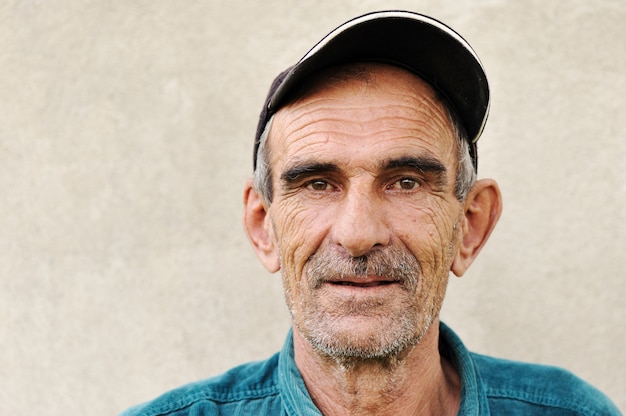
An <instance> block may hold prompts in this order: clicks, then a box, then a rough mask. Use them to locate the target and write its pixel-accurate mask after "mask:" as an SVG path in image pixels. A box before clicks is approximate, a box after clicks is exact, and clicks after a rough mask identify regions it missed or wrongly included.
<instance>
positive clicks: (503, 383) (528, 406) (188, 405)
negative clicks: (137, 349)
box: [122, 324, 621, 416]
mask: <svg viewBox="0 0 626 416" xmlns="http://www.w3.org/2000/svg"><path fill="white" fill-rule="evenodd" d="M440 330H441V335H440V350H441V353H442V354H443V355H444V356H446V358H448V359H449V360H450V361H451V362H452V363H453V364H454V365H455V366H456V368H457V370H458V372H459V375H460V377H461V404H460V409H459V413H458V415H459V416H470V415H471V416H487V415H493V416H500V415H506V416H533V415H542V416H557V415H558V416H573V415H579V416H613V415H621V413H620V411H619V410H618V409H617V408H616V407H615V405H614V404H613V403H612V402H611V401H610V400H609V399H608V398H607V397H606V396H605V395H604V394H602V393H601V392H600V391H598V390H597V389H596V388H594V387H592V386H591V385H589V384H587V383H586V382H584V381H582V380H581V379H579V378H578V377H576V376H574V375H573V374H571V373H569V372H568V371H565V370H563V369H560V368H556V367H548V366H542V365H536V364H526V363H519V362H514V361H507V360H501V359H496V358H492V357H487V356H484V355H479V354H474V353H471V352H469V351H468V350H467V349H466V348H465V346H464V345H463V343H462V342H461V340H460V339H459V337H458V336H457V335H456V334H455V333H454V332H453V331H452V330H451V329H450V328H448V327H447V326H446V325H445V324H441V325H440ZM165 415H167V416H183V415H185V416H192V415H193V416H202V415H211V416H214V415H215V416H216V415H224V416H234V415H241V416H243V415H247V416H249V415H272V416H278V415H289V416H296V415H299V416H300V415H301V416H309V415H310V416H314V415H315V416H319V415H321V413H320V411H319V410H318V409H317V407H315V405H314V404H313V401H312V400H311V397H310V396H309V393H308V391H307V389H306V387H305V385H304V381H303V380H302V377H301V375H300V372H299V371H298V368H297V367H296V363H295V361H294V352H293V338H292V334H291V333H290V334H289V336H288V337H287V341H286V342H285V345H284V347H283V349H282V351H281V352H280V353H277V354H275V355H274V356H272V357H271V358H270V359H268V360H266V361H260V362H254V363H249V364H244V365H241V366H239V367H235V368H233V369H232V370H230V371H228V372H226V373H224V374H222V375H220V376H217V377H213V378H210V379H208V380H204V381H199V382H196V383H192V384H188V385H186V386H183V387H180V388H178V389H176V390H173V391H171V392H169V393H166V394H164V395H162V396H161V397H158V398H157V399H155V400H153V401H151V402H148V403H146V404H143V405H139V406H136V407H133V408H131V409H129V410H127V411H126V412H124V413H123V414H122V416H165Z"/></svg>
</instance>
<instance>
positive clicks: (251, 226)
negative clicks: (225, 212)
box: [243, 179, 280, 273]
mask: <svg viewBox="0 0 626 416" xmlns="http://www.w3.org/2000/svg"><path fill="white" fill-rule="evenodd" d="M243 204H244V212H243V225H244V228H245V230H246V234H248V239H249V240H250V243H252V248H254V251H255V253H256V255H257V257H258V258H259V260H261V263H262V264H263V266H265V268H266V269H267V270H268V271H269V272H270V273H275V272H277V271H278V270H280V261H279V256H278V250H277V247H276V244H275V242H274V234H273V231H272V224H271V221H270V216H269V213H268V212H267V209H268V207H267V206H266V205H265V202H264V201H263V197H262V196H261V195H260V194H259V193H258V192H257V191H256V189H254V187H253V186H252V179H248V180H247V181H246V185H245V188H244V194H243Z"/></svg>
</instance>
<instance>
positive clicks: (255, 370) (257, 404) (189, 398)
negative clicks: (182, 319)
mask: <svg viewBox="0 0 626 416" xmlns="http://www.w3.org/2000/svg"><path fill="white" fill-rule="evenodd" d="M277 361H278V355H275V356H273V357H271V358H270V359H268V360H266V361H259V362H253V363H248V364H243V365H240V366H238V367H235V368H233V369H231V370H229V371H227V372H226V373H224V374H222V375H219V376H217V377H213V378H209V379H206V380H202V381H198V382H195V383H190V384H187V385H185V386H182V387H179V388H177V389H175V390H172V391H170V392H167V393H165V394H163V395H162V396H160V397H158V398H156V399H154V400H152V401H150V402H147V403H145V404H142V405H139V406H135V407H133V408H131V409H128V410H127V411H126V412H124V413H122V415H121V416H165V415H170V416H174V415H176V416H182V415H187V414H198V415H200V414H218V413H219V414H223V413H225V414H229V413H231V411H229V409H232V413H236V412H237V411H241V410H242V409H246V408H247V409H249V410H248V411H247V413H251V414H253V413H254V412H255V409H257V410H258V409H262V408H265V409H267V408H268V407H269V409H271V408H272V407H274V406H278V405H279V400H280V398H279V396H280V395H279V387H278V381H277ZM222 412H223V413H222Z"/></svg>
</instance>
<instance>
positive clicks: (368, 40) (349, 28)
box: [267, 11, 489, 143]
mask: <svg viewBox="0 0 626 416" xmlns="http://www.w3.org/2000/svg"><path fill="white" fill-rule="evenodd" d="M358 61H375V62H384V63H389V64H393V65H396V66H400V67H403V68H406V69H407V70H409V71H411V72H413V73H415V74H416V75H418V76H420V77H421V78H423V79H424V80H426V81H427V82H429V83H430V84H431V85H432V86H433V87H434V88H435V89H436V90H437V91H439V93H441V94H442V95H443V96H444V97H445V99H446V100H447V101H448V103H449V104H450V105H451V106H452V108H453V110H454V111H455V112H456V114H457V115H458V117H459V119H460V120H461V122H462V123H463V127H464V128H465V130H466V133H467V135H468V139H469V141H470V142H471V143H475V142H476V141H477V140H478V138H479V137H480V134H481V133H482V130H483V128H484V125H485V122H486V121H487V116H488V113H489V86H488V83H487V77H486V75H485V71H484V69H483V66H482V64H481V62H480V60H479V59H478V56H477V55H476V53H475V52H474V51H473V50H472V48H471V47H470V45H469V44H468V43H467V42H466V41H465V39H463V38H462V37H461V36H460V35H459V34H458V33H456V32H455V31H454V30H452V29H450V28H449V27H448V26H446V25H445V24H443V23H441V22H439V21H437V20H435V19H432V18H430V17H427V16H424V15H421V14H417V13H412V12H405V11H384V12H375V13H370V14H367V15H364V16H361V17H358V18H355V19H353V20H350V21H348V22H346V23H344V24H343V25H341V26H339V27H338V28H337V29H335V30H334V31H332V32H331V33H329V34H328V35H326V36H325V37H324V38H323V39H322V40H321V41H320V42H319V43H318V44H317V45H315V46H314V47H313V48H312V49H311V50H310V51H309V52H308V53H307V54H306V55H305V56H304V57H303V58H302V59H301V60H300V61H299V62H298V63H297V64H296V65H294V66H293V67H292V68H291V69H290V70H289V71H288V72H287V73H286V74H285V75H284V77H283V78H282V80H280V81H279V85H277V87H276V90H275V92H274V94H273V95H271V96H270V97H269V101H268V107H267V110H268V112H269V113H270V114H271V113H274V112H275V111H277V110H278V109H279V108H280V107H281V105H282V104H283V101H284V100H285V99H286V98H287V97H288V96H289V94H290V93H291V92H292V91H293V90H295V89H296V88H297V87H298V86H299V85H301V83H302V82H303V81H304V80H305V79H307V78H308V77H310V76H311V75H313V74H315V73H316V72H318V71H321V70H323V69H326V68H329V67H332V66H335V65H340V64H344V63H349V62H358Z"/></svg>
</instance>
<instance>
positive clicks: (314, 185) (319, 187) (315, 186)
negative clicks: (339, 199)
mask: <svg viewBox="0 0 626 416" xmlns="http://www.w3.org/2000/svg"><path fill="white" fill-rule="evenodd" d="M306 187H307V189H310V190H312V191H327V190H329V189H330V184H329V183H328V182H326V181H321V180H314V181H311V182H309V183H308V184H307V185H306Z"/></svg>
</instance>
